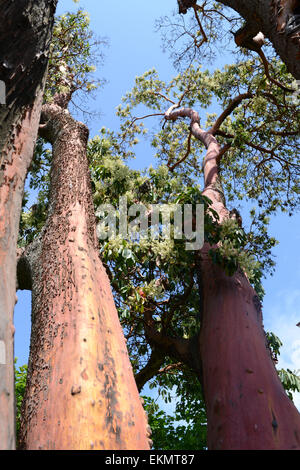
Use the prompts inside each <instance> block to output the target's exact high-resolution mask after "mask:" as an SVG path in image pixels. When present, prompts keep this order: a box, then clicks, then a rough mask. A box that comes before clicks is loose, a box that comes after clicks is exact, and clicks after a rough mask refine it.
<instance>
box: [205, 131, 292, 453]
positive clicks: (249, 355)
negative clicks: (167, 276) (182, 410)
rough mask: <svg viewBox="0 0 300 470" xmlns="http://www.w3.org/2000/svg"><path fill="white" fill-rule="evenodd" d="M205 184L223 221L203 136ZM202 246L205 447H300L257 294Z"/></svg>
mask: <svg viewBox="0 0 300 470" xmlns="http://www.w3.org/2000/svg"><path fill="white" fill-rule="evenodd" d="M204 141H205V142H206V145H207V154H206V157H205V161H204V180H205V190H204V191H203V194H205V195H206V196H207V197H209V198H210V199H211V201H212V207H213V209H214V210H215V211H216V212H217V213H218V215H219V217H220V222H222V221H223V220H224V219H225V218H226V217H228V211H227V209H226V207H225V205H224V198H223V197H222V195H221V192H220V183H219V179H218V162H219V159H220V154H221V149H220V147H219V145H218V143H217V141H216V139H215V138H214V137H213V136H210V137H209V136H205V139H204ZM209 249H210V246H208V245H207V244H205V245H204V247H203V249H202V251H201V259H202V265H201V272H202V287H203V297H204V298H203V312H202V321H201V331H200V338H199V339H200V341H199V349H200V351H199V352H200V357H201V361H202V381H203V382H202V384H203V390H204V395H205V402H206V408H207V421H208V448H209V449H223V450H224V449H235V450H237V449H251V450H253V449H259V450H262V449H265V450H270V449H271V450H275V449H300V414H299V412H298V410H297V408H296V407H295V406H294V404H293V403H292V402H291V400H290V399H289V398H288V396H287V394H286V393H285V391H284V389H283V386H282V384H281V382H280V380H279V378H278V374H277V372H276V369H275V367H274V364H273V361H272V359H271V356H270V351H269V349H268V348H267V344H266V338H265V334H264V330H263V325H262V312H261V305H260V301H259V298H258V296H257V295H256V293H255V291H254V289H253V288H252V287H251V285H250V282H249V280H248V279H247V277H246V275H245V274H244V273H243V272H242V271H241V270H239V271H237V272H236V273H235V274H234V275H233V276H232V277H229V276H227V275H226V274H225V272H224V271H223V270H222V269H221V268H220V267H219V266H217V265H214V264H213V262H212V259H211V258H210V256H209V254H208V251H209Z"/></svg>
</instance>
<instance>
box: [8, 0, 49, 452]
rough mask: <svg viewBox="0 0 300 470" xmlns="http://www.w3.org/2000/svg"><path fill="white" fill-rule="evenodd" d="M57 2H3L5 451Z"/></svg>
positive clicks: (11, 443) (11, 430)
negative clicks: (26, 194)
mask: <svg viewBox="0 0 300 470" xmlns="http://www.w3.org/2000/svg"><path fill="white" fill-rule="evenodd" d="M56 3H57V2H56V0H41V1H39V2H36V1H33V0H18V2H13V1H9V0H1V1H0V16H1V25H0V80H1V92H2V96H1V103H2V104H1V105H0V351H1V353H0V449H7V450H11V449H14V448H15V404H14V346H13V333H14V327H13V310H14V306H15V302H16V248H17V237H18V228H19V218H20V211H21V205H22V197H23V189H24V181H25V178H26V174H27V171H28V168H29V165H30V162H31V159H32V155H33V150H34V145H35V140H36V137H37V131H38V125H39V120H40V111H41V107H42V97H43V87H44V82H45V77H46V70H47V61H48V50H49V45H50V40H51V33H52V27H53V19H54V12H55V7H56Z"/></svg>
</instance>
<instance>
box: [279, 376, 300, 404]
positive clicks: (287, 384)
mask: <svg viewBox="0 0 300 470" xmlns="http://www.w3.org/2000/svg"><path fill="white" fill-rule="evenodd" d="M278 375H279V378H280V380H281V383H282V385H283V387H284V389H285V391H286V392H287V394H288V396H289V398H290V399H291V400H293V395H292V392H300V377H299V375H296V374H295V373H294V372H292V371H291V370H290V369H287V370H285V369H280V370H279V371H278Z"/></svg>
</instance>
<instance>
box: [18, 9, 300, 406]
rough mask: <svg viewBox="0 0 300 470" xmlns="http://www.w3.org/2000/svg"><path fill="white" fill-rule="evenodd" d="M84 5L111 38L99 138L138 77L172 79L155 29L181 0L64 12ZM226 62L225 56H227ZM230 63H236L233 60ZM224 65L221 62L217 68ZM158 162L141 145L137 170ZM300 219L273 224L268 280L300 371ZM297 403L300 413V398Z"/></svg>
mask: <svg viewBox="0 0 300 470" xmlns="http://www.w3.org/2000/svg"><path fill="white" fill-rule="evenodd" d="M78 7H81V8H84V9H85V10H86V11H88V12H89V14H90V18H91V28H92V29H93V30H94V31H95V32H96V34H98V35H99V36H106V37H107V38H108V40H109V44H110V45H109V48H108V49H106V50H105V55H106V58H105V62H104V65H103V66H102V67H101V70H99V76H100V77H104V78H105V79H106V80H107V81H108V82H107V84H106V86H105V87H104V89H102V90H100V91H99V93H98V94H97V97H96V100H95V101H92V102H91V108H92V109H95V110H97V112H99V111H100V112H101V116H100V117H96V118H95V119H91V120H90V121H89V128H90V136H91V137H93V136H94V135H95V134H97V133H98V131H99V130H100V129H101V127H102V126H105V127H108V128H110V129H114V130H117V129H118V124H119V121H118V118H117V117H116V116H115V108H116V106H117V105H118V104H119V103H120V101H121V97H122V96H123V95H124V94H125V93H126V91H128V90H129V89H130V88H131V87H132V85H133V82H134V79H135V77H136V76H137V75H141V74H142V73H144V72H145V71H146V70H148V69H150V68H153V67H155V68H156V69H157V70H158V71H159V73H160V76H161V78H163V79H169V78H171V77H172V75H174V73H175V72H174V69H173V67H172V64H171V61H170V60H169V58H168V54H163V52H162V48H161V40H160V36H159V34H158V33H155V31H154V22H155V20H156V19H157V18H158V17H160V16H163V15H169V14H170V12H172V11H173V10H174V9H175V8H176V1H175V0H163V2H153V1H152V2H150V1H148V2H145V1H141V0H126V2H125V1H124V0H114V1H109V2H108V1H106V2H104V1H99V0H80V1H79V3H78V4H77V5H76V4H74V2H73V1H72V0H60V1H59V4H58V10H57V13H58V14H62V13H63V12H66V11H76V10H77V9H78ZM223 60H224V56H223ZM229 60H230V59H229ZM214 65H215V66H216V67H220V63H216V64H214ZM151 163H153V164H154V163H155V162H153V157H152V154H151V150H150V148H149V147H148V146H145V145H144V146H140V147H139V148H138V152H137V158H136V161H135V162H134V163H133V165H134V166H135V167H138V168H144V167H146V166H149V165H150V164H151ZM299 225H300V216H299V214H298V215H296V216H294V217H291V218H290V217H288V216H284V215H278V216H276V217H274V218H273V219H272V221H271V226H270V231H271V234H272V235H273V236H275V237H276V238H277V240H279V242H280V244H279V246H277V247H276V248H275V250H274V253H275V255H276V261H277V269H276V273H275V275H274V276H273V277H272V278H268V279H267V280H266V281H265V283H264V287H265V290H266V296H265V299H264V309H263V312H264V325H265V329H266V330H268V331H273V332H274V333H275V334H276V335H277V336H279V337H280V338H281V340H282V341H283V343H284V345H283V347H282V352H281V356H280V358H279V359H280V361H279V367H285V368H289V369H292V370H297V369H300V328H297V327H296V324H297V323H298V322H299V321H300V314H299V310H300V308H299V306H300V282H299V281H300V250H299V244H300V233H299ZM18 298H19V301H18V303H17V305H16V308H15V326H16V335H15V355H16V357H18V364H19V365H21V364H24V363H26V362H27V358H28V352H29V336H30V293H29V292H26V291H23V292H18ZM295 398H296V404H297V406H298V408H299V409H300V394H298V395H297V397H295Z"/></svg>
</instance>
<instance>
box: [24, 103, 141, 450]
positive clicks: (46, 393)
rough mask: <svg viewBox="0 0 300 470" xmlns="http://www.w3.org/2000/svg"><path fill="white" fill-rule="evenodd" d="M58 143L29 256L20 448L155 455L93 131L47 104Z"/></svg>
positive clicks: (46, 116) (48, 128)
mask: <svg viewBox="0 0 300 470" xmlns="http://www.w3.org/2000/svg"><path fill="white" fill-rule="evenodd" d="M42 121H43V123H44V124H45V125H44V126H43V128H42V133H43V136H44V137H46V138H47V139H48V140H49V141H50V142H51V143H52V146H53V162H52V170H51V193H50V202H49V214H48V219H47V222H46V225H45V227H44V229H43V231H42V233H41V236H40V238H39V239H38V240H36V241H35V242H34V244H33V245H32V247H31V248H30V250H29V253H28V260H29V262H30V265H31V270H32V334H31V346H30V359H29V367H28V382H27V388H26V394H25V400H24V407H23V413H22V424H21V433H20V434H21V438H20V440H21V448H23V449H31V450H32V449H33V450H36V449H43V450H58V449H59V450H77V449H78V450H89V449H94V450H96V449H97V450H103V449H105V450H121V449H122V450H125V449H130V450H139V449H149V443H148V433H147V419H146V415H145V412H144V410H143V407H142V405H141V402H140V399H139V395H138V390H137V387H136V383H135V381H134V376H133V372H132V368H131V365H130V361H129V357H128V353H127V349H126V344H125V339H124V335H123V331H122V329H121V326H120V323H119V319H118V314H117V311H116V308H115V304H114V300H113V297H112V292H111V288H110V284H109V280H108V277H107V274H106V272H105V269H104V267H103V265H102V263H101V260H100V257H99V246H98V241H97V238H96V231H95V228H96V223H95V215H94V206H93V200H92V192H91V187H90V186H91V185H90V174H89V168H88V161H87V157H86V145H87V139H88V130H87V128H86V127H85V126H84V125H83V124H82V123H79V122H77V121H75V120H74V119H73V118H72V117H71V116H70V114H69V112H68V111H67V110H66V109H62V108H61V107H59V106H57V105H56V104H49V105H44V107H43V112H42Z"/></svg>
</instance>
